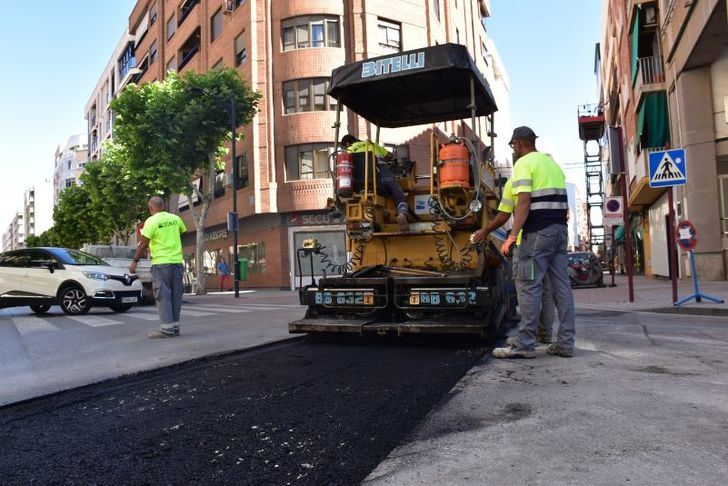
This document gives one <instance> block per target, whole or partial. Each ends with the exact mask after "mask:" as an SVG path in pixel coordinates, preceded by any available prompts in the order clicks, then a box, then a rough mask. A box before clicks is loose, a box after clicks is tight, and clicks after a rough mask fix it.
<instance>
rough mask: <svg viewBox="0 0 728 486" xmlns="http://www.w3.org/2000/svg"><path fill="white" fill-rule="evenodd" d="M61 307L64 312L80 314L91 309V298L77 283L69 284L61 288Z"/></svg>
mask: <svg viewBox="0 0 728 486" xmlns="http://www.w3.org/2000/svg"><path fill="white" fill-rule="evenodd" d="M58 300H59V301H60V302H61V309H62V310H63V312H65V313H66V314H71V315H76V316H77V315H81V314H86V313H87V312H88V311H89V310H91V299H89V298H88V295H86V292H85V291H84V290H83V289H82V288H81V287H79V286H78V285H70V286H68V287H64V288H63V290H61V298H60V299H58Z"/></svg>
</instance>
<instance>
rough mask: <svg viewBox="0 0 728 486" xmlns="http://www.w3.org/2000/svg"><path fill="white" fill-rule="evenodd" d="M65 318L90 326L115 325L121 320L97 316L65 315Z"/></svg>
mask: <svg viewBox="0 0 728 486" xmlns="http://www.w3.org/2000/svg"><path fill="white" fill-rule="evenodd" d="M66 317H67V318H69V319H71V320H74V321H76V322H80V323H81V324H85V325H87V326H90V327H105V326H115V325H117V324H121V321H115V320H113V319H107V318H105V317H98V316H68V315H67V316H66Z"/></svg>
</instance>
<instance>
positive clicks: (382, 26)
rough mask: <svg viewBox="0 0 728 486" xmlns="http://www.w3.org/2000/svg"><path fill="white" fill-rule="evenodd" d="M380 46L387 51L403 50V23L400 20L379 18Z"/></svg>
mask: <svg viewBox="0 0 728 486" xmlns="http://www.w3.org/2000/svg"><path fill="white" fill-rule="evenodd" d="M378 27H379V47H381V48H382V49H383V50H385V51H392V52H400V51H401V50H402V25H401V24H400V23H398V22H391V21H389V20H384V19H379V25H378Z"/></svg>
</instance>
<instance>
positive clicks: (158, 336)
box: [147, 330, 179, 339]
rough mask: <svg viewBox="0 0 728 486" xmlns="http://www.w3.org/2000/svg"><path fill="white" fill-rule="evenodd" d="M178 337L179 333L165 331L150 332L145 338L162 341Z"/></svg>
mask: <svg viewBox="0 0 728 486" xmlns="http://www.w3.org/2000/svg"><path fill="white" fill-rule="evenodd" d="M176 336H179V331H177V332H167V331H162V330H159V331H152V332H150V333H148V334H147V337H148V338H149V339H164V338H173V337H176Z"/></svg>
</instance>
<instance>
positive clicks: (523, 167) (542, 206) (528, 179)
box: [493, 127, 576, 358]
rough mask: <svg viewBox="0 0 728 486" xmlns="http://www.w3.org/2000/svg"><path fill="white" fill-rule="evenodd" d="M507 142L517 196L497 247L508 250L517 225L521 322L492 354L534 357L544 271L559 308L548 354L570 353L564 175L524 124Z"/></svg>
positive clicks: (571, 330) (573, 325)
mask: <svg viewBox="0 0 728 486" xmlns="http://www.w3.org/2000/svg"><path fill="white" fill-rule="evenodd" d="M510 145H511V147H512V148H513V153H514V160H516V163H515V165H514V169H513V182H512V189H513V194H514V195H515V196H516V197H517V198H518V203H517V204H516V205H515V216H514V221H513V228H512V229H511V234H510V235H509V236H508V238H507V239H506V241H505V242H504V243H503V245H502V247H501V251H502V252H503V254H504V255H509V254H510V253H511V251H512V249H513V245H514V244H515V243H516V236H515V235H518V234H519V232H521V230H523V233H522V240H521V245H520V246H519V248H518V264H517V267H516V269H515V271H514V273H515V275H516V281H517V288H518V304H519V307H520V310H521V322H520V324H519V326H518V335H517V337H516V338H515V339H513V340H509V342H507V343H506V347H503V348H496V349H494V350H493V356H495V357H496V358H533V357H534V356H535V353H534V346H535V344H536V327H537V324H538V320H539V314H540V311H541V299H542V296H543V281H544V278H545V277H546V276H547V275H548V277H549V279H550V281H551V286H552V289H553V297H554V301H555V303H556V308H557V310H558V312H559V330H558V333H557V341H556V343H553V344H551V345H549V347H548V348H547V350H546V352H547V353H549V354H553V355H557V356H563V357H571V356H573V355H574V333H575V328H576V323H575V317H574V296H573V294H572V292H571V284H570V282H569V276H568V272H567V268H568V262H569V260H568V255H567V252H566V248H567V242H568V229H567V218H568V210H569V204H568V200H567V195H566V178H565V176H564V172H563V170H561V167H559V165H558V164H557V163H556V162H555V161H554V160H553V159H552V158H551V157H549V156H548V155H546V154H543V153H541V152H538V151H537V150H536V134H535V133H534V132H533V130H531V129H530V128H528V127H518V128H516V129H515V130H514V131H513V136H512V137H511V141H510Z"/></svg>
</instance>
